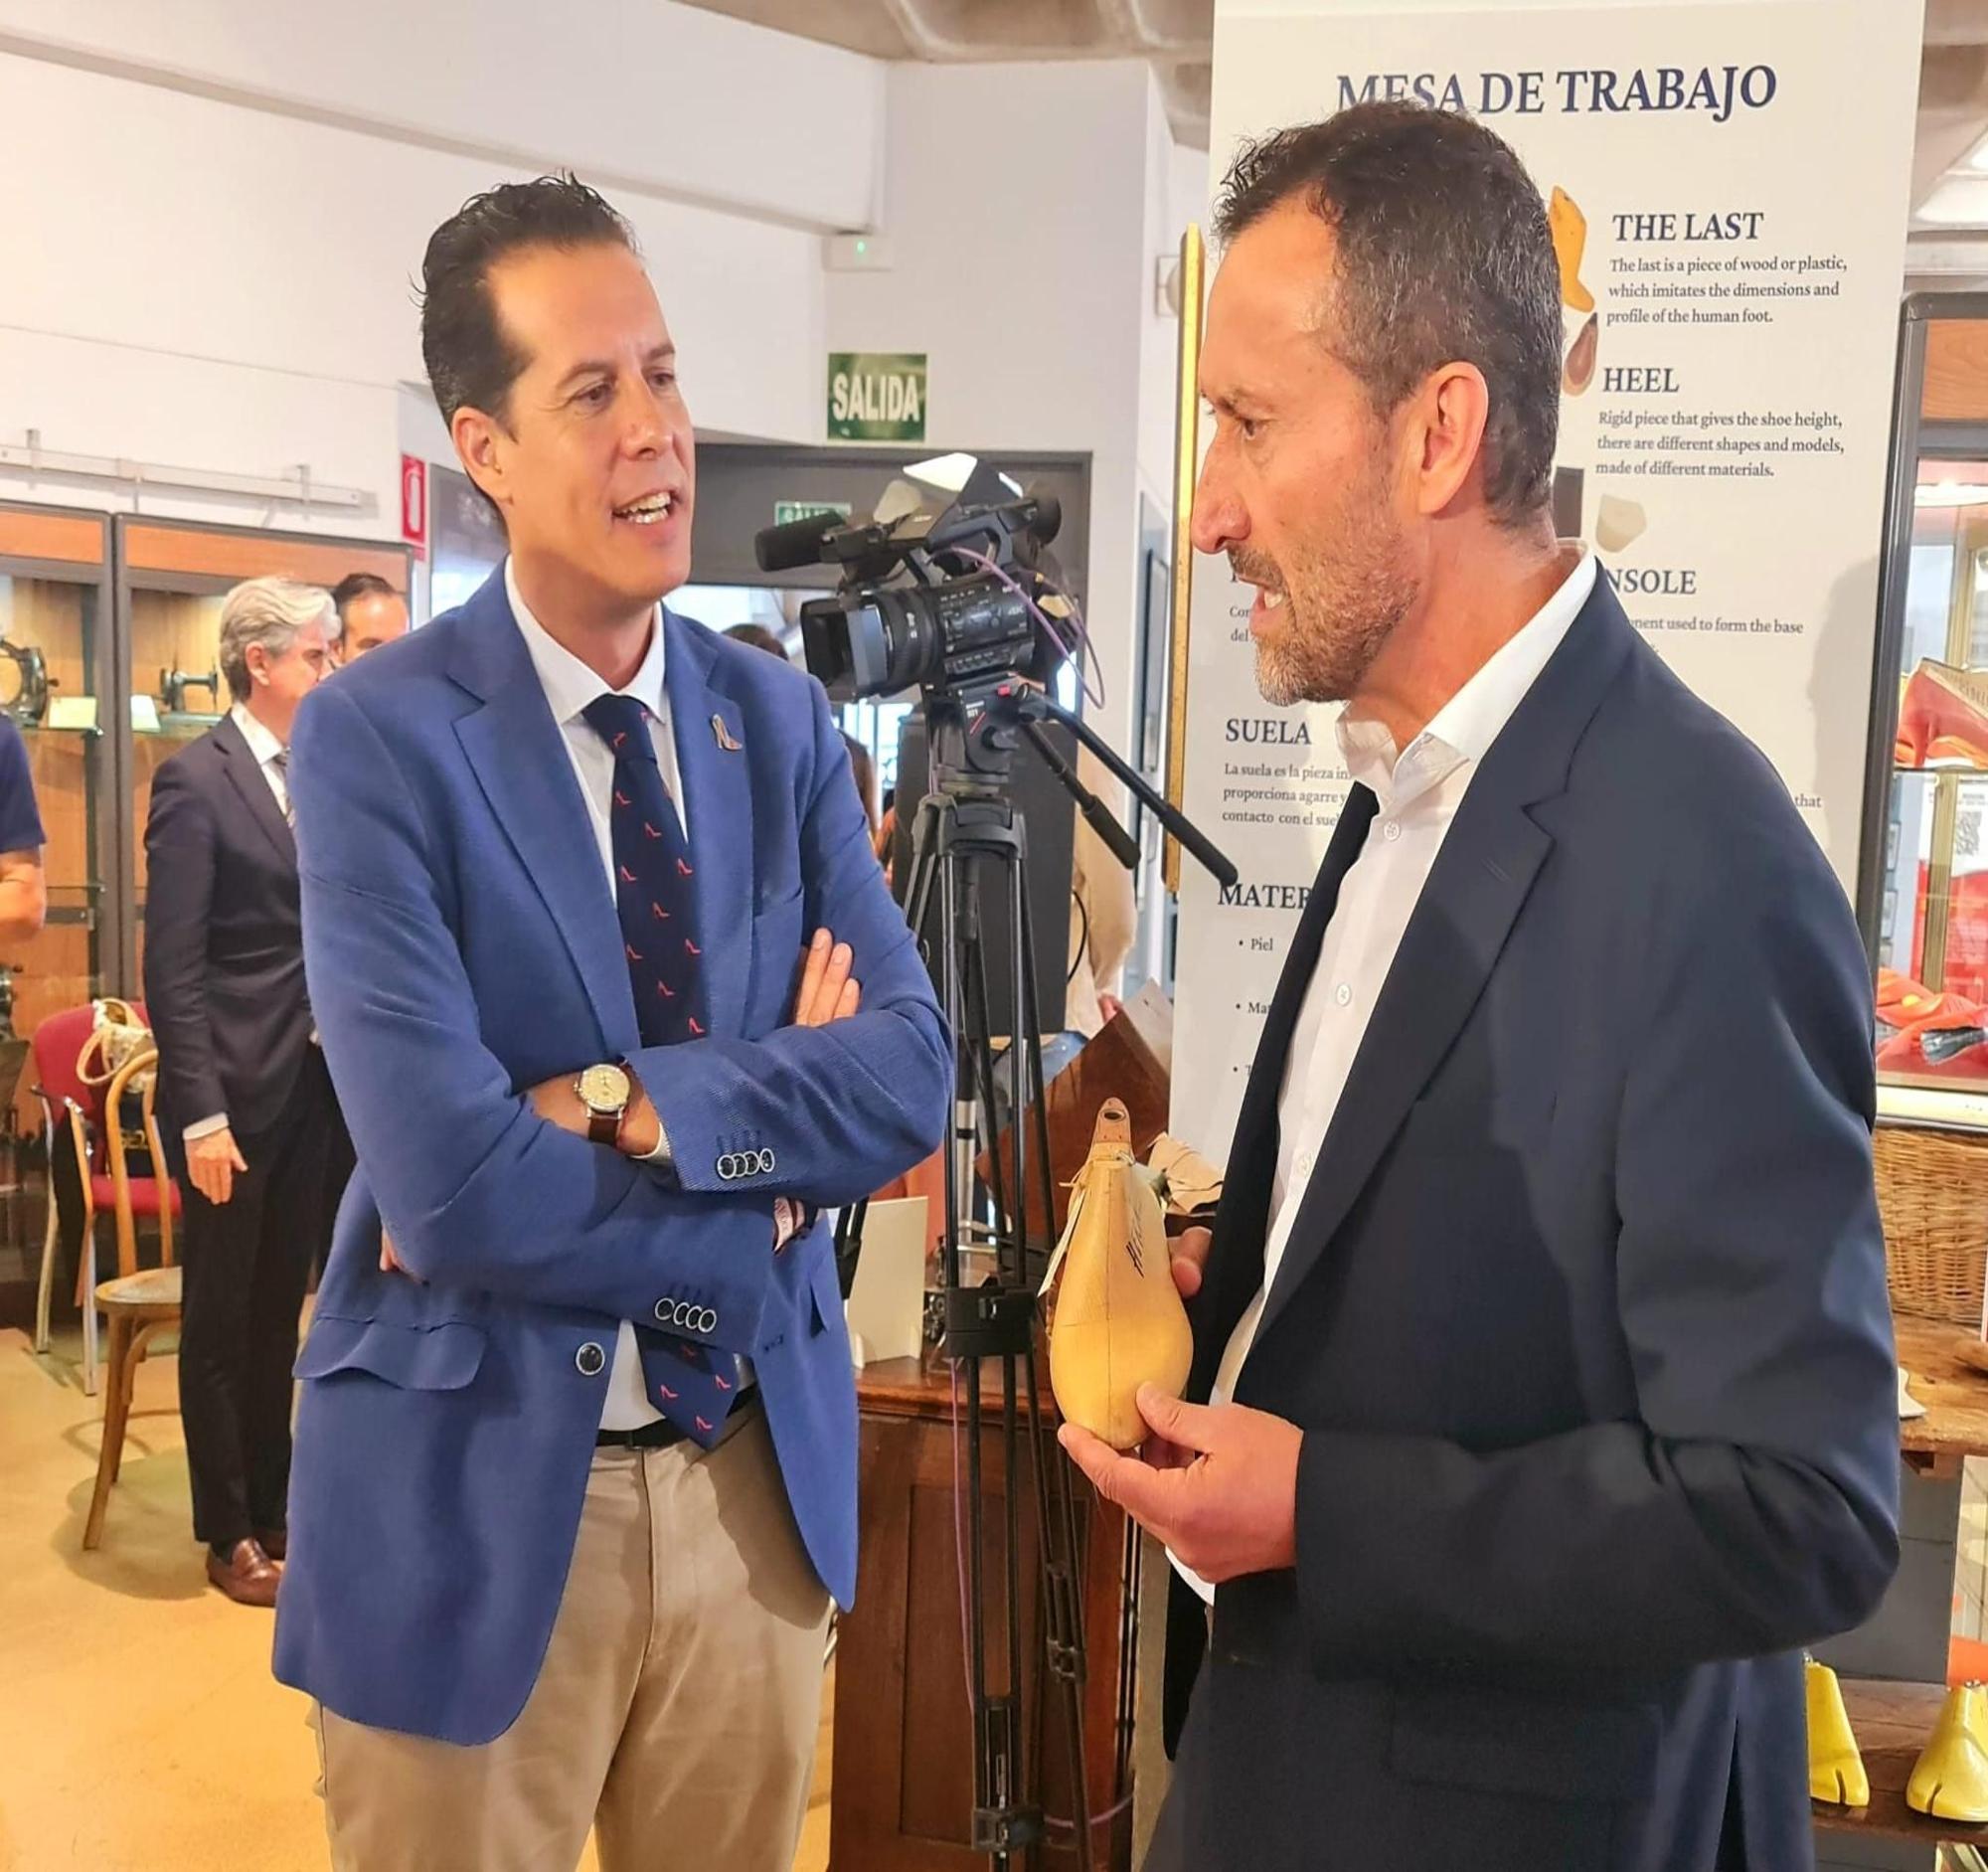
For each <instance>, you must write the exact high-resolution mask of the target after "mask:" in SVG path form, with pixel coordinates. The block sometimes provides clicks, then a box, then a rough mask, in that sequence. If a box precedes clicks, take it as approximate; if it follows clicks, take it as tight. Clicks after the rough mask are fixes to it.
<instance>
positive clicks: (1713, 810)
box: [1157, 579, 1899, 1872]
mask: <svg viewBox="0 0 1988 1872" xmlns="http://www.w3.org/2000/svg"><path fill="white" fill-rule="evenodd" d="M1354 855H1355V854H1354V850H1353V848H1352V844H1351V842H1350V841H1349V840H1348V839H1346V838H1345V837H1343V836H1342V837H1336V838H1335V839H1334V841H1333V845H1332V848H1331V850H1330V851H1329V852H1328V853H1327V855H1326V859H1325V863H1324V865H1323V867H1322V869H1321V871H1320V873H1319V878H1318V882H1317V883H1316V884H1315V885H1314V887H1313V891H1312V897H1311V901H1310V903H1309V905H1308V907H1307V909H1306V913H1305V916H1304V919H1303V921H1302V923H1301V924H1300V926H1299V929H1298V933H1297V936H1296V937H1295V939H1294V940H1293V943H1292V946H1291V950H1290V953H1289V956H1288V958H1287V961H1286V965H1285V971H1284V976H1283V980H1282V982H1281V983H1280V985H1279V987H1278V989H1277V993H1276V996H1275V998H1274V1000H1273V1001H1272V1003H1271V1008H1270V1013H1269V1018H1268V1021H1267V1023H1266V1025H1265V1028H1264V1032H1263V1037H1262V1042H1261V1045H1260V1047H1259V1049H1258V1052H1257V1056H1256V1063H1255V1070H1254V1072H1253V1074H1252V1076H1251V1078H1250V1081H1249V1087H1248V1090H1247V1092H1246V1093H1245V1095H1244V1097H1243V1108H1242V1112H1241V1115H1240V1117H1239V1119H1238V1124H1237V1133H1236V1141H1235V1146H1234V1148H1233V1150H1232V1151H1231V1153H1230V1160H1229V1173H1228V1181H1227V1186H1226V1188H1225V1190H1224V1192H1223V1201H1222V1208H1221V1211H1220V1213H1219V1216H1218V1218H1217V1221H1216V1225H1215V1241H1214V1246H1213V1251H1212V1254H1211V1256H1210V1260H1209V1265H1208V1269H1207V1278H1206V1281H1205V1284H1204V1286H1203V1288H1202V1291H1201V1295H1200V1297H1199V1299H1198V1300H1197V1302H1196V1305H1195V1309H1194V1310H1195V1316H1196V1317H1195V1366H1194V1372H1193V1376H1192V1378H1191V1379H1190V1383H1189V1395H1190V1396H1192V1397H1196V1398H1205V1397H1206V1396H1207V1394H1208V1389H1209V1385H1210V1382H1211V1381H1212V1379H1213V1378H1214V1376H1215V1372H1216V1369H1217V1367H1218V1365H1219V1363H1220V1360H1221V1357H1222V1352H1223V1349H1224V1347H1225V1346H1226V1345H1227V1343H1228V1341H1229V1336H1230V1333H1231V1332H1232V1330H1233V1329H1234V1328H1235V1325H1236V1323H1237V1321H1238V1319H1239V1318H1240V1317H1241V1316H1242V1314H1243V1309H1244V1307H1245V1306H1246V1305H1247V1304H1248V1301H1249V1300H1250V1298H1251V1297H1252V1296H1253V1294H1254V1293H1255V1291H1256V1288H1257V1287H1258V1285H1259V1284H1260V1282H1261V1280H1262V1275H1263V1242H1264V1231H1265V1225H1266V1222H1267V1220H1268V1201H1269V1189H1270V1182H1271V1176H1272V1172H1273V1169H1274V1166H1275V1159H1276V1152H1277V1137H1278V1128H1277V1101H1278V1088H1279V1086H1280V1085H1281V1083H1282V1079H1283V1073H1284V1065H1285V1061H1286V1058H1287V1056H1288V1052H1289V1047H1290V1037H1291V1030H1292V1027H1293V1025H1294V1023H1295V1021H1296V1019H1297V1014H1298V1009H1299V1006H1300V1004H1301V1003H1302V1001H1303V998H1304V993H1305V988H1306V985H1307V983H1308V982H1309V980H1310V977H1311V974H1312V970H1313V967H1314V964H1315V962H1316V959H1317V956H1318V953H1319V947H1320V941H1321V938H1322V936H1324V933H1325V927H1326V924H1327V922H1328V920H1329V919H1330V917H1331V915H1332V911H1333V907H1334V903H1335V901H1336V899H1337V896H1338V892H1339V888H1340V884H1341V881H1342V880H1343V879H1344V878H1345V876H1346V873H1347V871H1348V869H1349V867H1350V865H1351V864H1352V861H1353V858H1354ZM1870 997H1871V979H1870V974H1869V970H1868V965H1867V963H1866V961H1865V956H1864V949H1863V944H1862V943H1861V941H1860V940H1859V938H1858V935H1857V929H1856V926H1855V923H1854V922H1853V920H1852V918H1851V914H1850V908H1849V906H1848V904H1846V903H1845V901H1844V897H1843V893H1842V891H1841V889H1840V888H1839V887H1838V885H1837V882H1836V880H1835V878H1834V877H1833V876H1832V875H1831V873H1830V870H1829V867H1828V865H1827V863H1826V862H1825V861H1824V858H1823V856H1822V853H1821V852H1820V850H1819V849H1818V848H1817V846H1816V843H1815V841H1814V839H1812V838H1811V837H1810V836H1809V834H1808V832H1807V830H1806V829H1805V828H1804V827H1803V825H1802V822H1801V818H1800V816H1799V814H1798V813H1797V812H1796V810H1795V808H1794V806H1793V804H1792V802H1791V801H1790V800H1789V798H1788V796H1787V792H1786V790H1785V789H1784V788H1783V786H1782V785H1781V783H1780V781H1779V779H1778V778H1776V776H1775V775H1774V773H1773V771H1772V769H1771V768H1770V767H1769V766H1767V764H1766V762H1765V761H1764V760H1762V759H1761V757H1760V756H1759V754H1758V753H1757V752H1756V751H1755V750H1754V749H1753V748H1751V747H1750V746H1748V745H1747V743H1746V742H1745V741H1744V740H1742V739H1741V737H1740V735H1739V734H1738V733H1736V732H1735V730H1734V729H1733V728H1732V727H1731V726H1730V725H1729V724H1728V723H1726V722H1725V721H1723V720H1721V719H1720V718H1719V717H1718V716H1717V715H1715V714H1714V713H1713V712H1712V710H1710V709H1709V708H1707V707H1706V706H1705V705H1704V704H1703V703H1702V702H1700V701H1699V700H1698V699H1697V698H1696V697H1694V696H1693V695H1692V694H1691V693H1690V692H1689V691H1688V690H1687V689H1686V688H1685V686H1684V685H1683V684H1682V683H1681V682H1679V681H1678V680H1677V678H1676V677H1675V676H1673V675H1672V674H1671V673H1670V671H1669V670H1667V669H1666V668H1665V667H1664V665H1663V664H1662V663H1661V662H1660V661H1659V660H1658V658H1657V657H1656V655H1655V654H1654V652H1652V651H1651V650H1650V648H1649V647H1648V646H1647V645H1646V644H1644V643H1643V642H1642V641H1641V639H1640V638H1639V637H1638V636H1637V635H1636V632H1635V631H1634V630H1633V629H1632V628H1631V626H1630V624H1629V622H1628V620H1627V619H1626V618H1625V617H1624V616H1623V614H1622V609H1621V606H1620V605H1619V604H1618V603H1617V601H1616V598H1615V595H1614V593H1613V591H1612V590H1611V589H1610V587H1609V585H1608V583H1607V581H1606V579H1603V580H1602V581H1601V582H1600V584H1599V585H1598V586H1597V587H1596V590H1595V592H1594V595H1593V596H1592V597H1591V598H1590V599H1589V601H1588V602H1587V604H1586V605H1585V606H1584V607H1583V609H1582V611H1581V613H1580V615H1579V617H1578V619H1577V620H1576V621H1575V623H1574V627H1573V629H1572V630H1571V631H1570V633H1569V635H1568V637H1567V640H1566V641H1565V642H1564V643H1563V644H1562V646H1561V647H1560V649H1559V651H1558V652H1557V653H1556V654H1555V656H1554V657H1553V659H1552V661H1551V662H1550V663H1549V664H1548V666H1547V668H1546V669H1545V671H1544V672H1543V673H1542V674H1541V676H1540V678H1539V680H1538V682H1537V683H1536V684H1535V685H1534V686H1533V689H1532V690H1531V692H1530V693H1529V694H1528V695H1527V696H1526V698H1525V700H1524V701H1523V702H1522V703H1521V704H1520V706H1519V708H1518V710H1517V712H1516V713H1515V714H1514V715H1513V717H1512V719H1511V722H1510V723H1509V724H1508V725H1507V727H1506V728H1505V730H1504V732H1503V733H1502V734H1501V735H1500V736H1499V737H1498V739H1497V741H1496V742H1495V743H1494V745H1493V746H1492V748H1491V749H1490V751H1489V752H1488V754H1487V755H1486V756H1485V759H1484V761H1483V763H1482V764H1481V766H1479V767H1478V769H1477V772H1476V774H1475V775H1474V777H1473V778H1472V780H1471V783H1470V788H1469V791H1468V792H1467V793H1466V795H1465V797H1464V800H1463V803H1462V805H1461V806H1460V808H1459V809H1458V811H1457V815H1456V819H1455V822H1454V823H1453V824H1452V825H1451V827H1450V829H1449V833H1448V836H1447V837H1446V839H1445V840H1444V842H1443V846H1442V850H1441V852H1440V853H1439V854H1438V856H1437V858H1436V861H1435V865H1434V867H1433V869H1432V870H1431V871H1430V873H1429V878H1428V882H1427V885H1426V887H1425V888H1424V890H1423V892H1422V895H1421V899H1420V901H1419V903H1418V904H1417V906H1416V908H1415V911H1414V915H1413V917H1412V918H1411V919H1410V921H1409V923H1408V929H1407V932H1406V933H1405V935H1404V936H1403V938H1402V944H1401V948H1400V950H1399V952H1398V954H1397V956H1396V959H1395V962H1394V966H1393V968H1392V969H1391V971H1390V972H1389V975H1388V978H1387V982H1386V984H1385V986H1384V987H1383V988H1382V990H1381V993H1380V996H1379V999H1378V1000H1377V1001H1376V1003H1375V1006H1374V1012H1373V1016H1372V1019H1371V1021H1370V1023H1369V1025H1368V1029H1367V1032H1366V1036H1365V1039H1364V1041H1363V1043H1362V1045H1361V1047H1360V1050H1359V1053H1358V1055H1357V1056H1356V1058H1355V1060H1354V1064H1353V1068H1352V1072H1351V1075H1350V1077H1349V1078H1348V1080H1347V1084H1346V1091H1345V1096H1344V1098H1343V1099H1342V1100H1341V1102H1340V1105H1339V1107H1338V1114H1337V1116H1336V1117H1335V1118H1334V1119H1333V1122H1332V1125H1331V1127H1330V1129H1329V1131H1328V1133H1327V1135H1326V1139H1325V1143H1324V1147H1323V1149H1322V1150H1321V1151H1320V1153H1319V1157H1318V1162H1317V1165H1316V1167H1315V1169H1314V1170H1313V1172H1312V1176H1311V1179H1310V1182H1309V1184H1308V1186H1307V1188H1306V1191H1305V1194H1304V1197H1303V1199H1302V1203H1301V1206H1300V1208H1299V1211H1298V1217H1297V1222H1296V1226H1295V1228H1294V1230H1293V1232H1292V1234H1291V1237H1290V1241H1289V1244H1288V1247H1287V1248H1286V1251H1285V1253H1284V1257H1283V1260H1282V1262H1281V1263H1280V1265H1279V1267H1278V1270H1277V1275H1276V1278H1275V1280H1274V1282H1273V1283H1272V1285H1271V1288H1270V1293H1269V1297H1268V1301H1267V1303H1266V1305H1265V1307H1264V1309H1263V1314H1262V1318H1261V1321H1260V1323H1259V1326H1258V1329H1257V1333H1256V1338H1255V1340H1254V1343H1253V1345H1252V1347H1251V1349H1250V1352H1249V1356H1248V1358H1247V1359H1246V1360H1245V1361H1244V1362H1243V1369H1242V1371H1241V1373H1240V1375H1239V1377H1238V1380H1237V1385H1236V1398H1237V1402H1239V1403H1241V1404H1245V1405H1252V1406H1255V1407H1257V1408H1259V1409H1262V1410H1265V1411H1270V1412H1274V1413H1275V1414H1277V1415H1278V1416H1280V1417H1283V1418H1286V1419H1288V1420H1289V1421H1291V1422H1293V1423H1295V1424H1297V1425H1299V1426H1301V1427H1302V1429H1303V1430H1304V1432H1305V1438H1304V1445H1303V1449H1302V1453H1301V1455H1300V1457H1299V1464H1298V1481H1297V1565H1296V1567H1295V1568H1294V1569H1291V1570H1289V1571H1284V1572H1277V1573H1264V1574H1256V1575H1253V1576H1250V1577H1247V1578H1243V1579H1240V1580H1237V1581H1234V1582H1232V1583H1230V1584H1228V1585H1225V1586H1223V1587H1221V1588H1220V1589H1219V1590H1218V1591H1217V1593H1216V1598H1215V1617H1214V1631H1213V1635H1212V1638H1211V1637H1209V1636H1208V1633H1207V1626H1206V1623H1205V1621H1204V1618H1203V1616H1202V1611H1201V1606H1200V1602H1199V1601H1198V1600H1194V1599H1193V1598H1192V1596H1191V1595H1189V1594H1188V1593H1187V1591H1186V1589H1185V1588H1184V1587H1181V1586H1179V1585H1178V1583H1176V1585H1175V1587H1174V1605H1173V1609H1172V1612H1173V1616H1172V1617H1170V1619H1169V1636H1168V1652H1167V1676H1168V1690H1169V1699H1168V1700H1169V1719H1170V1727H1173V1726H1178V1724H1179V1722H1180V1719H1181V1716H1182V1714H1183V1708H1184V1705H1185V1704H1186V1701H1187V1691H1188V1688H1189V1686H1190V1684H1193V1685H1194V1690H1193V1700H1192V1709H1191V1712H1190V1713H1188V1715H1187V1724H1186V1731H1185V1735H1184V1737H1183V1739H1182V1741H1181V1744H1180V1749H1179V1754H1178V1758H1177V1777H1176V1782H1175V1796H1174V1805H1173V1810H1172V1812H1171V1814H1170V1816H1169V1820H1170V1823H1171V1826H1172V1828H1173V1837H1172V1847H1173V1858H1172V1860H1171V1861H1170V1860H1168V1859H1167V1858H1165V1857H1162V1858H1160V1859H1159V1860H1158V1861H1157V1863H1158V1864H1160V1865H1170V1864H1177V1865H1182V1866H1190V1867H1193V1868H1195V1872H1218V1869H1220V1868H1226V1867H1232V1866H1234V1867H1243V1866H1246V1867H1248V1868H1249V1869H1250V1872H1284V1869H1285V1868H1288V1869H1289V1872H1298V1868H1303V1869H1304V1872H1314V1869H1315V1868H1333V1869H1335V1872H1336V1869H1337V1868H1346V1869H1347V1872H1383V1869H1384V1868H1385V1869H1387V1872H1393V1868H1397V1867H1407V1866H1422V1865H1435V1864H1443V1865H1447V1864H1451V1863H1455V1864H1468V1865H1471V1866H1473V1867H1479V1868H1483V1869H1484V1872H1543V1869H1544V1868H1547V1867H1561V1866H1575V1865H1577V1866H1580V1867H1582V1868H1591V1869H1592V1872H1712V1868H1714V1867H1715V1865H1716V1866H1717V1867H1719V1868H1721V1869H1722V1872H1725V1869H1727V1868H1733V1869H1735V1872H1737V1868H1740V1867H1742V1866H1745V1867H1753V1868H1758V1872H1794V1868H1797V1867H1800V1866H1803V1865H1806V1864H1808V1863H1809V1855H1810V1847H1809V1802H1808V1778H1807V1770H1806V1752H1805V1746H1804V1736H1805V1718H1804V1710H1803V1692H1802V1675H1801V1660H1800V1658H1799V1656H1798V1655H1796V1654H1795V1651H1796V1647H1798V1646H1800V1645H1802V1644H1804V1643H1808V1642H1811V1641H1813V1640H1815V1639H1817V1638H1820V1637H1822V1636H1824V1635H1825V1634H1828V1633H1831V1632H1835V1631H1841V1630H1843V1629H1846V1628H1847V1627H1849V1626H1850V1625H1853V1624H1855V1623H1857V1622H1858V1621H1859V1620H1860V1619H1862V1618H1863V1617H1866V1616H1867V1615H1868V1614H1869V1613H1870V1612H1871V1610H1872V1608H1873V1607H1874V1606H1875V1605H1876V1604H1877V1602H1878V1599H1879V1597H1880V1595H1881V1594H1882V1593H1883V1591H1884V1588H1885V1586H1886V1583H1887V1582H1888V1580H1889V1579H1890V1577H1891V1575H1892V1571H1893V1568H1894V1566H1895V1565H1896V1563H1897V1559H1898V1551H1899V1550H1898V1536H1897V1528H1896V1517H1897V1490H1898V1470H1899V1441H1898V1439H1899V1430H1898V1413H1897V1400H1896V1395H1895V1391H1894V1379H1893V1362H1892V1361H1893V1353H1892V1333H1891V1313H1890V1308H1889V1305H1888V1303H1887V1298H1886V1289H1885V1251H1884V1240H1883V1235H1882V1232H1881V1229H1880V1226H1879V1220H1878V1207H1877V1201H1876V1197H1875V1195H1874V1192H1873V1187H1872V1171H1871V1137H1870V1124H1871V1114H1872V1105H1873V1070H1872V1050H1871V998H1870ZM1204 1645H1206V1649H1207V1656H1206V1661H1205V1662H1204V1659H1203V1652H1204ZM1197 1667H1199V1671H1200V1676H1199V1682H1198V1683H1196V1682H1195V1676H1196V1671H1197Z"/></svg>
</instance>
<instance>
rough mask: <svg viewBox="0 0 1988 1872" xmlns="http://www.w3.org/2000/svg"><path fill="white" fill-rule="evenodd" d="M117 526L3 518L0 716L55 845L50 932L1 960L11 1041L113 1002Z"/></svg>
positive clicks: (60, 514)
mask: <svg viewBox="0 0 1988 1872" xmlns="http://www.w3.org/2000/svg"><path fill="white" fill-rule="evenodd" d="M109 547H110V539H109V523H108V521H107V519H106V518H105V517H104V516H103V515H101V514H87V513H69V512H64V511H61V510H59V509H55V508H48V507H13V506H0V713H5V714H6V715H8V716H10V717H12V719H13V721H14V722H15V724H16V726H18V727H19V729H20V730H21V735H22V738H23V740H25V741H26V743H27V746H28V759H29V766H30V770H31V771H32V773H33V775H34V782H35V796H36V799H37V800H38V802H39V803H40V806H41V813H42V824H43V829H44V831H45V832H46V834H47V837H48V843H47V845H46V846H45V848H44V850H43V857H42V862H43V871H44V876H45V878H46V880H47V885H48V906H49V907H48V920H47V923H46V924H45V926H44V927H43V930H42V932H41V934H40V935H39V936H32V937H30V938H29V939H28V940H27V941H25V942H19V943H15V944H13V945H12V947H11V948H10V950H9V951H8V952H6V953H4V954H0V971H4V972H3V973H0V983H3V984H4V985H0V1037H9V1036H10V1034H11V1035H18V1036H19V1037H20V1038H21V1039H24V1040H25V1039H28V1038H30V1037H31V1036H32V1035H33V1033H34V1030H35V1027H36V1025H37V1024H38V1023H39V1022H40V1021H41V1020H42V1019H43V1018H44V1017H45V1016H46V1015H49V1014H52V1013H55V1012H56V1011H58V1010H59V1009H62V1008H66V1007H75V1006H77V1005H78V1004H79V1003H81V1002H84V1001H87V1000H90V999H91V998H92V997H93V996H95V995H97V994H100V993H101V992H102V991H103V984H104V974H105V967H106V964H107V962H108V959H109V958H108V956H107V955H106V953H105V947H104V936H105V909H106V883H107V880H108V877H109V874H110V871H111V868H112V866H111V846H110V826H109V821H108V818H107V816H106V807H107V805H108V802H109V800H110V798H111V784H110V775H111V762H112V759H113V745H112V738H111V737H109V736H107V735H106V734H105V733H104V732H103V729H104V726H105V723H104V721H103V717H102V709H103V702H102V698H103V697H105V696H106V695H107V694H108V693H109V691H110V687H111V683H110V673H111V672H110V662H111V659H110V655H109V639H110V631H109V617H110V604H109V589H110V587H109V579H110V551H109Z"/></svg>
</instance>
